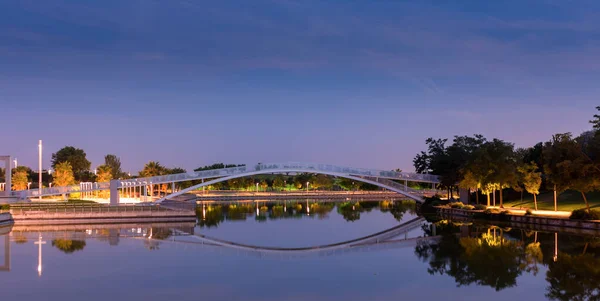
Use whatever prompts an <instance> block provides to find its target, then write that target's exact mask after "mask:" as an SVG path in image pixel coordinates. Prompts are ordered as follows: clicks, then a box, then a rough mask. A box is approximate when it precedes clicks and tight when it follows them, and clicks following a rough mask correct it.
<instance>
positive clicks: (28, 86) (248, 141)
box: [0, 0, 600, 173]
mask: <svg viewBox="0 0 600 301" xmlns="http://www.w3.org/2000/svg"><path fill="white" fill-rule="evenodd" d="M599 82H600V2H599V1H596V0H581V1H566V0H564V1H563V0H556V1H554V0H531V1H526V0H506V1H480V0H460V1H459V0H456V1H429V0H420V1H391V0H369V1H367V0H364V1H358V0H344V1H342V0H335V1H334V0H329V1H326V0H319V1H317V0H302V1H300V0H253V1H230V0H219V1H202V0H199V1H193V0H139V1H134V0H132V1H121V0H103V1H91V0H88V1H81V0H73V1H65V0H53V1H33V0H31V1H27V0H22V1H13V0H7V1H1V2H0V116H1V117H0V120H1V121H2V127H3V131H2V134H1V136H0V137H1V139H2V143H1V144H0V154H6V155H12V156H13V157H17V158H18V160H19V165H23V164H24V165H28V166H31V167H34V169H35V168H36V166H37V143H38V140H39V139H42V140H43V143H44V163H43V164H44V168H47V167H48V166H49V164H50V156H51V153H53V152H56V151H57V150H59V149H60V148H61V147H63V146H66V145H71V146H75V147H78V148H82V149H84V150H85V151H86V153H87V156H88V159H89V160H90V161H91V162H92V167H95V166H98V165H100V164H102V163H103V157H104V155H106V154H109V153H111V154H116V155H117V156H119V157H120V158H121V161H122V163H123V170H124V171H130V172H132V173H137V172H138V171H139V170H141V169H142V168H143V165H144V164H145V163H146V162H148V161H150V160H154V161H159V162H160V163H161V164H163V165H165V166H167V167H176V166H177V167H183V168H186V169H188V170H190V169H193V168H196V167H199V166H203V165H207V164H212V163H215V162H225V163H255V162H263V163H266V162H288V161H292V162H314V163H326V164H337V165H344V166H352V167H364V168H377V169H386V170H388V169H395V168H401V169H403V170H405V171H411V170H414V168H413V166H412V159H413V157H414V156H415V154H416V153H417V152H419V151H420V150H423V149H424V148H425V144H424V141H425V139H426V138H428V137H435V138H438V137H439V138H452V137H453V136H454V135H472V134H477V133H480V134H483V135H485V136H486V137H488V138H500V139H504V140H508V141H511V142H513V143H515V145H516V146H518V147H526V146H531V145H533V144H535V143H536V142H538V141H546V140H549V139H550V138H551V136H552V134H554V133H562V132H573V133H574V134H579V133H581V132H583V131H585V130H588V129H589V128H590V124H589V123H588V120H590V119H591V118H592V115H593V114H595V109H594V108H595V107H596V106H597V105H600V99H599V98H598V95H600V93H599V92H600V84H599Z"/></svg>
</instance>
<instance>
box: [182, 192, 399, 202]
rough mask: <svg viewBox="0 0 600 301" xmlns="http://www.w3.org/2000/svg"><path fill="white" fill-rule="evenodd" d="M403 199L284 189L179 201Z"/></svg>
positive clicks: (387, 195) (388, 194)
mask: <svg viewBox="0 0 600 301" xmlns="http://www.w3.org/2000/svg"><path fill="white" fill-rule="evenodd" d="M392 198H393V199H403V198H405V197H404V196H402V195H400V194H398V193H395V192H389V191H309V192H301V191H290V192H286V191H282V192H239V191H236V192H230V191H228V192H210V193H204V194H203V193H201V192H200V193H199V194H191V193H190V194H186V195H182V196H180V197H178V198H175V200H178V201H192V200H196V201H233V200H282V199H348V200H356V199H392Z"/></svg>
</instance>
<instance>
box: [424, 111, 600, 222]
mask: <svg viewBox="0 0 600 301" xmlns="http://www.w3.org/2000/svg"><path fill="white" fill-rule="evenodd" d="M596 110H598V111H600V106H599V107H596ZM590 123H591V124H592V125H593V127H592V129H590V130H589V131H586V132H584V133H582V134H581V135H579V136H573V135H572V134H571V133H559V134H555V135H553V136H552V138H551V139H550V140H548V141H545V142H539V143H537V144H535V145H534V146H532V147H527V148H515V145H514V144H513V143H510V142H507V141H503V140H500V139H496V138H494V139H491V140H489V139H487V138H485V137H484V136H483V135H479V134H477V135H473V136H455V137H454V139H453V140H452V143H449V141H448V139H434V138H429V139H427V140H426V141H425V143H426V145H427V150H426V151H422V152H420V153H419V154H417V155H416V156H415V158H414V160H413V163H414V167H415V169H416V171H417V172H419V173H432V174H436V175H439V176H440V187H441V188H443V189H447V190H448V192H449V197H450V198H453V192H454V191H456V190H458V188H465V189H469V190H470V191H474V196H475V198H476V202H477V203H479V201H480V200H479V197H480V196H486V197H487V205H488V206H489V205H490V195H492V196H494V197H495V195H496V193H498V196H499V202H500V207H503V200H504V195H503V191H505V190H506V189H512V190H514V191H517V192H522V191H527V192H528V193H530V194H532V195H533V196H534V204H535V207H536V209H537V199H536V196H537V195H538V194H539V193H540V190H543V189H544V190H550V191H556V192H557V194H560V193H562V192H564V191H566V190H575V191H578V192H580V194H581V196H582V200H583V202H584V203H585V205H586V209H587V210H588V211H589V209H590V206H589V202H588V200H587V197H586V193H589V192H591V191H594V190H597V189H598V188H600V131H599V130H600V115H599V114H595V115H594V116H593V119H592V120H590Z"/></svg>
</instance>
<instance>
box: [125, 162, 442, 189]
mask: <svg viewBox="0 0 600 301" xmlns="http://www.w3.org/2000/svg"><path fill="white" fill-rule="evenodd" d="M264 170H272V171H273V172H274V173H276V172H311V171H312V172H319V171H326V172H335V173H343V174H350V175H357V176H371V177H379V178H388V179H396V180H405V181H411V182H426V183H439V178H438V176H436V175H429V174H418V173H410V172H396V171H385V170H377V169H365V168H353V167H343V166H336V165H329V164H314V163H265V164H261V163H259V164H255V165H244V166H238V167H230V168H221V169H212V170H203V171H194V172H187V173H180V174H172V175H164V176H155V177H147V178H136V179H130V180H122V181H121V183H120V186H119V188H121V187H123V186H126V185H127V184H129V185H131V184H133V185H144V184H145V185H150V184H165V183H172V182H181V181H192V180H201V179H210V178H220V177H227V176H232V175H236V174H241V173H248V172H256V171H264ZM126 183H127V184H126Z"/></svg>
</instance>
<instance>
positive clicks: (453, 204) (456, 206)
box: [449, 202, 465, 209]
mask: <svg viewBox="0 0 600 301" xmlns="http://www.w3.org/2000/svg"><path fill="white" fill-rule="evenodd" d="M449 205H450V208H455V209H461V208H463V207H464V206H465V204H463V203H461V202H454V203H450V204H449Z"/></svg>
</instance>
